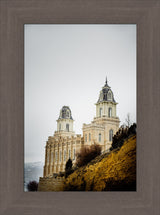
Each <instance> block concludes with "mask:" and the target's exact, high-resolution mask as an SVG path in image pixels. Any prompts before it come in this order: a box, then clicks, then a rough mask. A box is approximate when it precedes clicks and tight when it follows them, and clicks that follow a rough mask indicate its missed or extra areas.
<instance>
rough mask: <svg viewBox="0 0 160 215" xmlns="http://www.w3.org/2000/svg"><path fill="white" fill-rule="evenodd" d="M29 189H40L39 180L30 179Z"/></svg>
mask: <svg viewBox="0 0 160 215" xmlns="http://www.w3.org/2000/svg"><path fill="white" fill-rule="evenodd" d="M27 189H28V191H37V190H38V183H37V181H30V182H29V183H28V184H27Z"/></svg>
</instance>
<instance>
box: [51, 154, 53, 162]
mask: <svg viewBox="0 0 160 215" xmlns="http://www.w3.org/2000/svg"><path fill="white" fill-rule="evenodd" d="M51 163H53V152H51Z"/></svg>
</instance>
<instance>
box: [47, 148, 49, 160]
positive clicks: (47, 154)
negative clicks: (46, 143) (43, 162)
mask: <svg viewBox="0 0 160 215" xmlns="http://www.w3.org/2000/svg"><path fill="white" fill-rule="evenodd" d="M47 163H49V151H48V152H47Z"/></svg>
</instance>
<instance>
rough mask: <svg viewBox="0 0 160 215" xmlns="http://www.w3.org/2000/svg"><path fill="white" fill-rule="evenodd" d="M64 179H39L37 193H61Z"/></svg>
mask: <svg viewBox="0 0 160 215" xmlns="http://www.w3.org/2000/svg"><path fill="white" fill-rule="evenodd" d="M63 184H64V177H56V178H54V177H50V178H49V177H46V178H42V177H40V178H39V184H38V191H63Z"/></svg>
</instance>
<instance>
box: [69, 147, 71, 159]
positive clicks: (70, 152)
mask: <svg viewBox="0 0 160 215" xmlns="http://www.w3.org/2000/svg"><path fill="white" fill-rule="evenodd" d="M70 157H71V150H70V149H69V158H70Z"/></svg>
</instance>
